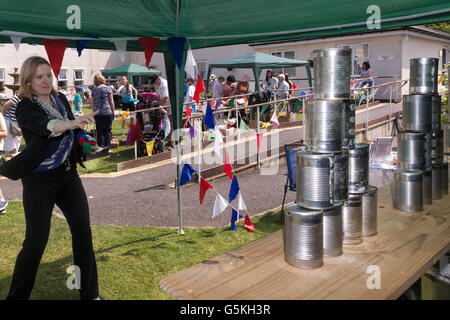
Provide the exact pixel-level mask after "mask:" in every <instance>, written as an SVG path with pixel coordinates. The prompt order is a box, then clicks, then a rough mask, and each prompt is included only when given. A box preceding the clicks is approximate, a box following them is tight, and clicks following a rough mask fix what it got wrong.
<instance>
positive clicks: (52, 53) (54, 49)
mask: <svg viewBox="0 0 450 320" xmlns="http://www.w3.org/2000/svg"><path fill="white" fill-rule="evenodd" d="M43 41H44V46H45V51H47V55H48V60H49V62H50V65H51V66H52V70H53V73H54V74H55V77H56V78H58V76H59V71H60V70H61V64H62V61H63V58H64V52H65V51H66V45H67V40H66V39H43Z"/></svg>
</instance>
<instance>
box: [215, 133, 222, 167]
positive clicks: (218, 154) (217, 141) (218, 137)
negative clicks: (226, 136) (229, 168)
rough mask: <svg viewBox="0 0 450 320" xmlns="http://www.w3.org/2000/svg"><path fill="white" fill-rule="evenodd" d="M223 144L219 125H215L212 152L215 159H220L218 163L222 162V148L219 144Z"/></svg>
mask: <svg viewBox="0 0 450 320" xmlns="http://www.w3.org/2000/svg"><path fill="white" fill-rule="evenodd" d="M222 144H223V136H222V133H221V132H220V130H219V127H216V128H215V129H214V152H215V153H216V161H220V162H218V163H222V157H221V155H222V152H221V151H222V148H221V145H222Z"/></svg>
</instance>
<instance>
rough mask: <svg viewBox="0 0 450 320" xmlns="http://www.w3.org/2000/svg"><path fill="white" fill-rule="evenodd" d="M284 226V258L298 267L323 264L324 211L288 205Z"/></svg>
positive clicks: (312, 266)
mask: <svg viewBox="0 0 450 320" xmlns="http://www.w3.org/2000/svg"><path fill="white" fill-rule="evenodd" d="M286 211H287V213H286V215H285V217H284V228H283V244H284V258H285V260H286V262H287V263H289V264H291V265H293V266H295V267H298V268H305V269H311V268H318V267H320V266H322V265H323V212H322V211H321V210H310V209H306V208H302V207H300V206H299V205H297V204H291V205H288V206H287V207H286Z"/></svg>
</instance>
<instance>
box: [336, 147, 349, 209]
mask: <svg viewBox="0 0 450 320" xmlns="http://www.w3.org/2000/svg"><path fill="white" fill-rule="evenodd" d="M348 154H349V152H348V150H345V149H343V150H342V153H339V154H335V155H334V170H333V171H334V181H333V183H334V194H333V199H334V202H341V201H345V200H347V199H348Z"/></svg>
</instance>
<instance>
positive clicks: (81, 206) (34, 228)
mask: <svg viewBox="0 0 450 320" xmlns="http://www.w3.org/2000/svg"><path fill="white" fill-rule="evenodd" d="M66 163H67V162H66ZM69 168H70V169H69V170H67V169H68V168H67V167H66V165H64V164H63V165H61V166H59V167H58V168H56V169H55V170H51V171H47V172H38V173H30V174H28V175H26V176H25V177H23V178H22V185H23V207H24V211H25V220H26V233H25V240H24V242H23V247H22V250H21V251H20V252H19V255H18V256H17V260H16V265H15V269H14V275H13V279H12V283H11V288H10V291H9V293H8V297H7V298H6V299H21V300H24V299H28V298H29V297H30V294H31V290H32V289H33V286H34V281H35V278H36V273H37V271H38V267H39V263H40V261H41V258H42V254H43V253H44V249H45V247H46V245H47V241H48V236H49V233H50V220H51V217H52V211H53V208H54V205H55V204H56V205H57V206H58V207H59V208H60V209H61V210H62V212H63V213H64V216H65V217H66V219H67V223H68V224H69V228H70V231H71V233H72V249H73V257H74V265H76V266H78V267H79V268H80V275H81V281H80V284H81V289H80V296H81V299H93V298H96V297H98V296H99V294H98V278H97V265H96V262H95V255H94V249H93V246H92V234H91V227H90V219H89V207H88V202H87V197H86V193H85V191H84V188H83V185H82V183H81V179H80V177H79V176H78V173H77V171H76V167H75V164H72V166H69ZM67 267H68V266H67ZM60 271H61V272H64V273H65V272H66V270H65V269H64V270H60ZM68 277H69V275H68V274H67V278H68ZM63 285H64V284H63ZM67 290H69V289H67Z"/></svg>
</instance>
